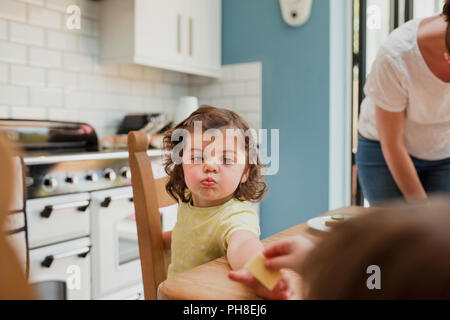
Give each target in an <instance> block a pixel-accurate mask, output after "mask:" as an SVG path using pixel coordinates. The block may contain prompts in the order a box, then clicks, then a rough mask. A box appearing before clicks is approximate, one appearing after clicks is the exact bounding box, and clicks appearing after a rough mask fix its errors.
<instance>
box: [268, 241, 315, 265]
mask: <svg viewBox="0 0 450 320" xmlns="http://www.w3.org/2000/svg"><path fill="white" fill-rule="evenodd" d="M313 247H314V245H313V243H312V242H311V241H309V240H308V239H306V238H303V237H300V236H296V237H291V238H287V239H283V240H280V241H278V242H276V243H274V244H272V245H271V246H269V247H267V248H266V249H265V250H264V251H263V254H264V256H265V257H266V262H265V265H266V267H267V268H270V269H281V268H288V269H292V270H294V271H296V272H297V273H299V272H300V269H301V265H302V263H303V261H304V260H305V257H306V256H307V255H308V253H309V252H310V251H311V249H312V248H313Z"/></svg>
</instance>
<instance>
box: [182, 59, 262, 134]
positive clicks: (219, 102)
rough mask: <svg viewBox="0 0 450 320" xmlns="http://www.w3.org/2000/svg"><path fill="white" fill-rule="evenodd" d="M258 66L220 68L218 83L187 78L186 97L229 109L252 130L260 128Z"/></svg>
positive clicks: (235, 65)
mask: <svg viewBox="0 0 450 320" xmlns="http://www.w3.org/2000/svg"><path fill="white" fill-rule="evenodd" d="M261 86H262V64H261V63H260V62H251V63H242V64H233V65H227V66H223V67H222V78H221V79H220V80H208V79H204V78H198V77H191V79H190V90H189V92H190V94H191V95H194V96H197V97H199V103H200V104H210V105H213V106H215V107H222V108H228V109H231V110H233V111H235V112H237V113H238V114H240V115H241V116H243V117H244V118H245V119H246V120H247V121H248V122H249V124H250V125H251V126H252V127H253V128H257V129H258V128H261V126H262V119H261V114H262V99H261Z"/></svg>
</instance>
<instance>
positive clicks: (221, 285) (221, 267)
mask: <svg viewBox="0 0 450 320" xmlns="http://www.w3.org/2000/svg"><path fill="white" fill-rule="evenodd" d="M370 210H372V209H371V208H362V207H347V208H342V209H338V210H334V211H330V212H327V213H325V214H323V215H333V214H338V213H341V214H346V215H350V216H356V215H361V214H364V213H366V212H368V211H370ZM295 235H301V236H304V237H306V238H308V239H310V240H311V241H313V242H314V243H317V242H318V241H320V238H321V235H323V232H321V231H317V230H314V229H311V228H310V227H309V226H308V225H307V224H306V222H304V223H301V224H299V225H297V226H294V227H292V228H290V229H287V230H284V231H282V232H280V233H277V234H275V235H273V236H271V237H269V238H267V239H264V240H262V241H261V242H262V243H263V245H264V246H265V247H266V246H267V245H269V244H271V243H273V242H275V241H277V240H280V239H282V238H286V237H290V236H295ZM230 270H231V269H230V266H229V264H228V261H227V259H226V258H225V257H222V258H219V259H216V260H214V261H211V262H208V263H206V264H203V265H200V266H198V267H195V268H193V269H191V270H188V271H186V272H183V273H181V274H178V275H176V276H174V277H172V278H170V279H167V280H166V281H164V282H163V283H161V285H160V286H159V288H158V299H163V300H168V299H170V300H245V299H252V300H256V299H261V298H260V297H258V296H256V295H255V294H254V293H253V292H252V291H251V290H250V289H249V288H247V287H246V286H244V285H242V284H240V283H238V282H235V281H232V280H230V279H229V278H228V272H229V271H230ZM287 272H288V275H289V277H290V278H291V279H292V281H293V287H294V288H296V292H295V293H294V295H293V297H292V298H291V299H294V300H295V299H301V296H300V291H301V289H300V288H301V278H300V277H299V275H298V274H297V273H295V272H293V271H290V270H288V271H287Z"/></svg>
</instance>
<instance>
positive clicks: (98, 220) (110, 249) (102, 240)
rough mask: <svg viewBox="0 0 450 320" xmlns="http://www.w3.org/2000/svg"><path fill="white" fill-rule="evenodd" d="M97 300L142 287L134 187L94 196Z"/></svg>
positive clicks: (94, 253) (94, 265)
mask: <svg viewBox="0 0 450 320" xmlns="http://www.w3.org/2000/svg"><path fill="white" fill-rule="evenodd" d="M91 199H92V203H91V228H92V236H91V239H92V273H93V275H92V279H93V283H92V286H93V288H92V289H93V290H92V292H93V298H94V299H103V298H105V297H106V296H108V295H111V294H113V293H115V292H118V291H121V290H123V289H126V288H128V287H131V286H136V285H138V284H140V283H142V276H141V265H140V260H139V244H138V239H137V229H136V221H135V217H134V204H133V193H132V189H131V187H125V188H117V189H111V190H104V191H98V192H93V193H92V194H91Z"/></svg>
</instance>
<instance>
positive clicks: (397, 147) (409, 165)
mask: <svg viewBox="0 0 450 320" xmlns="http://www.w3.org/2000/svg"><path fill="white" fill-rule="evenodd" d="M375 113H376V120H377V130H378V136H379V138H380V143H381V149H382V151H383V155H384V158H385V160H386V163H387V165H388V167H389V170H390V171H391V174H392V177H393V178H394V180H395V182H396V184H397V186H398V188H399V189H400V191H401V192H402V194H403V196H404V197H405V199H406V201H408V202H413V201H420V200H425V199H427V194H426V192H425V189H424V188H423V186H422V183H421V182H420V179H419V175H418V174H417V171H416V169H415V167H414V164H413V162H412V160H411V158H410V156H409V154H408V151H407V150H406V146H405V141H404V129H405V111H402V112H389V111H386V110H384V109H382V108H380V107H378V106H377V107H376V112H375Z"/></svg>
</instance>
